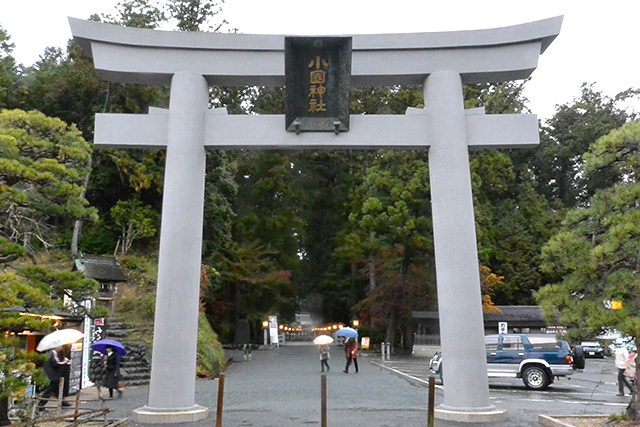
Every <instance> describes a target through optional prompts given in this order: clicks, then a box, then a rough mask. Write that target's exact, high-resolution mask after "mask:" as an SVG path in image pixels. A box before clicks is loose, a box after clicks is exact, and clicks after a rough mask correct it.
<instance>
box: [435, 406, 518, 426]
mask: <svg viewBox="0 0 640 427" xmlns="http://www.w3.org/2000/svg"><path fill="white" fill-rule="evenodd" d="M434 415H435V417H436V418H437V419H439V420H446V421H456V422H459V423H493V422H500V421H505V420H506V419H507V411H506V410H502V409H496V408H495V407H494V406H491V407H489V408H480V409H479V410H466V411H465V410H464V408H461V409H454V408H448V407H446V406H444V405H440V406H438V407H437V408H435V414H434Z"/></svg>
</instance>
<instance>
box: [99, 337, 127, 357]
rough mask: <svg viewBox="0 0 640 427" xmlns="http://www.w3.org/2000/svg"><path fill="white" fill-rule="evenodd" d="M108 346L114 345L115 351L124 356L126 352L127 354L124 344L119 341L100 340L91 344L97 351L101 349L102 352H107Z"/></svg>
mask: <svg viewBox="0 0 640 427" xmlns="http://www.w3.org/2000/svg"><path fill="white" fill-rule="evenodd" d="M107 347H113V351H115V352H116V353H117V354H119V355H120V356H124V355H125V354H127V351H126V350H125V349H124V346H123V345H122V344H121V343H119V342H118V341H114V340H100V341H96V342H94V343H93V344H91V348H92V349H94V350H95V351H99V352H100V353H102V354H107Z"/></svg>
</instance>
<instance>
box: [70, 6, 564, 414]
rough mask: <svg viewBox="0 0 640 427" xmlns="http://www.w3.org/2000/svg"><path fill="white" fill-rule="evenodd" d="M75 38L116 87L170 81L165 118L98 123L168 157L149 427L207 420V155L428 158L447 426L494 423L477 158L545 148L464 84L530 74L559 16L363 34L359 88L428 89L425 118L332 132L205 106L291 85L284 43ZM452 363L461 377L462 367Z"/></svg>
mask: <svg viewBox="0 0 640 427" xmlns="http://www.w3.org/2000/svg"><path fill="white" fill-rule="evenodd" d="M69 22H70V25H71V30H72V33H73V36H74V38H75V40H76V41H77V42H79V43H80V45H81V46H82V47H83V48H84V50H85V52H86V53H87V54H88V55H90V56H92V57H93V60H94V65H95V68H96V70H97V72H98V74H99V75H100V76H101V77H102V78H104V79H107V80H110V81H114V82H124V83H141V84H148V85H170V87H171V98H170V107H169V110H159V109H151V110H150V112H149V114H148V115H121V114H97V115H96V126H95V144H96V145H97V146H99V147H109V148H118V149H123V148H125V149H126V148H146V149H154V148H156V149H158V148H163V149H166V150H167V156H166V157H167V160H166V171H165V184H164V195H163V205H162V227H161V236H160V250H159V267H158V283H157V299H156V315H155V333H154V340H153V358H152V364H151V382H150V385H149V397H148V402H147V405H146V406H144V407H142V408H138V409H136V410H135V411H134V414H133V418H134V420H136V421H137V422H140V423H177V422H187V421H195V420H199V419H203V418H206V417H207V415H208V409H207V408H205V407H202V406H200V405H197V404H196V403H195V364H196V346H197V329H198V297H199V281H200V263H201V245H202V221H203V219H202V217H203V200H204V178H205V150H206V149H208V148H223V149H224V148H258V149H267V148H272V149H314V150H316V149H341V148H357V149H379V148H387V149H417V148H429V171H430V184H431V198H432V209H433V230H434V245H435V257H436V278H437V289H438V305H439V312H440V333H441V346H442V352H443V354H444V358H445V359H446V361H447V363H446V364H447V366H448V367H450V368H449V369H446V370H445V371H444V378H445V384H446V388H445V395H444V404H442V405H441V406H440V407H439V408H438V411H437V416H439V417H440V418H446V419H452V420H459V421H478V422H479V421H492V420H497V419H500V418H503V417H504V411H500V410H498V409H496V408H495V407H493V406H492V405H491V404H490V401H489V386H488V380H487V375H486V369H485V367H486V356H485V347H484V330H483V320H482V302H481V294H480V279H479V266H478V256H477V244H476V234H475V222H474V212H473V199H472V193H471V179H470V172H469V160H468V150H469V148H514V147H529V146H534V145H536V144H538V124H537V117H536V116H535V115H485V114H484V110H482V109H474V110H467V111H465V110H464V106H463V99H462V85H463V84H466V83H481V82H501V81H508V80H516V79H524V78H527V77H528V76H529V75H530V74H531V73H532V72H533V70H534V69H535V68H536V66H537V63H538V57H539V55H540V54H541V53H543V52H544V50H545V49H546V48H547V47H548V46H549V44H550V43H551V42H552V41H553V40H554V39H555V37H556V36H557V35H558V34H559V32H560V27H561V25H562V17H561V16H559V17H554V18H549V19H545V20H541V21H536V22H531V23H526V24H521V25H515V26H511V27H504V28H497V29H489V30H474V31H457V32H440V33H414V34H385V35H354V36H353V37H352V43H353V45H352V46H353V47H352V49H353V50H352V74H351V84H352V85H353V86H360V87H362V86H393V85H420V84H423V85H424V104H425V108H424V109H409V110H408V111H407V114H405V115H379V116H376V115H370V116H369V115H363V116H351V118H350V130H349V131H348V132H341V133H339V134H333V133H331V132H323V133H300V134H295V133H292V132H286V131H285V117H284V115H261V116H241V115H227V114H226V111H225V110H224V109H214V110H208V109H207V104H208V88H209V86H210V85H212V86H214V85H215V86H234V85H236V86H239V85H248V86H253V85H255V86H283V85H284V81H285V75H284V69H285V60H284V56H285V52H284V47H285V43H284V39H285V38H284V36H271V35H245V34H220V33H185V32H164V31H155V30H146V29H134V28H124V27H118V26H114V25H109V24H101V23H97V22H92V21H83V20H78V19H74V18H69ZM453 367H455V368H453Z"/></svg>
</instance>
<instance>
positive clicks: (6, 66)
mask: <svg viewBox="0 0 640 427" xmlns="http://www.w3.org/2000/svg"><path fill="white" fill-rule="evenodd" d="M14 47H15V45H14V44H13V43H11V36H9V34H8V33H7V31H6V30H5V29H4V28H2V26H0V108H18V107H19V106H20V105H19V97H20V95H21V88H20V83H19V79H18V77H19V75H18V68H17V66H16V61H15V59H13V56H11V54H12V53H13V48H14Z"/></svg>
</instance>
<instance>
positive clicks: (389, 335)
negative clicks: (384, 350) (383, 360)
mask: <svg viewBox="0 0 640 427" xmlns="http://www.w3.org/2000/svg"><path fill="white" fill-rule="evenodd" d="M396 324H397V315H396V311H395V310H392V311H391V316H389V323H387V332H386V333H385V341H386V342H388V343H389V351H391V349H392V348H393V347H394V342H395V340H396Z"/></svg>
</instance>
